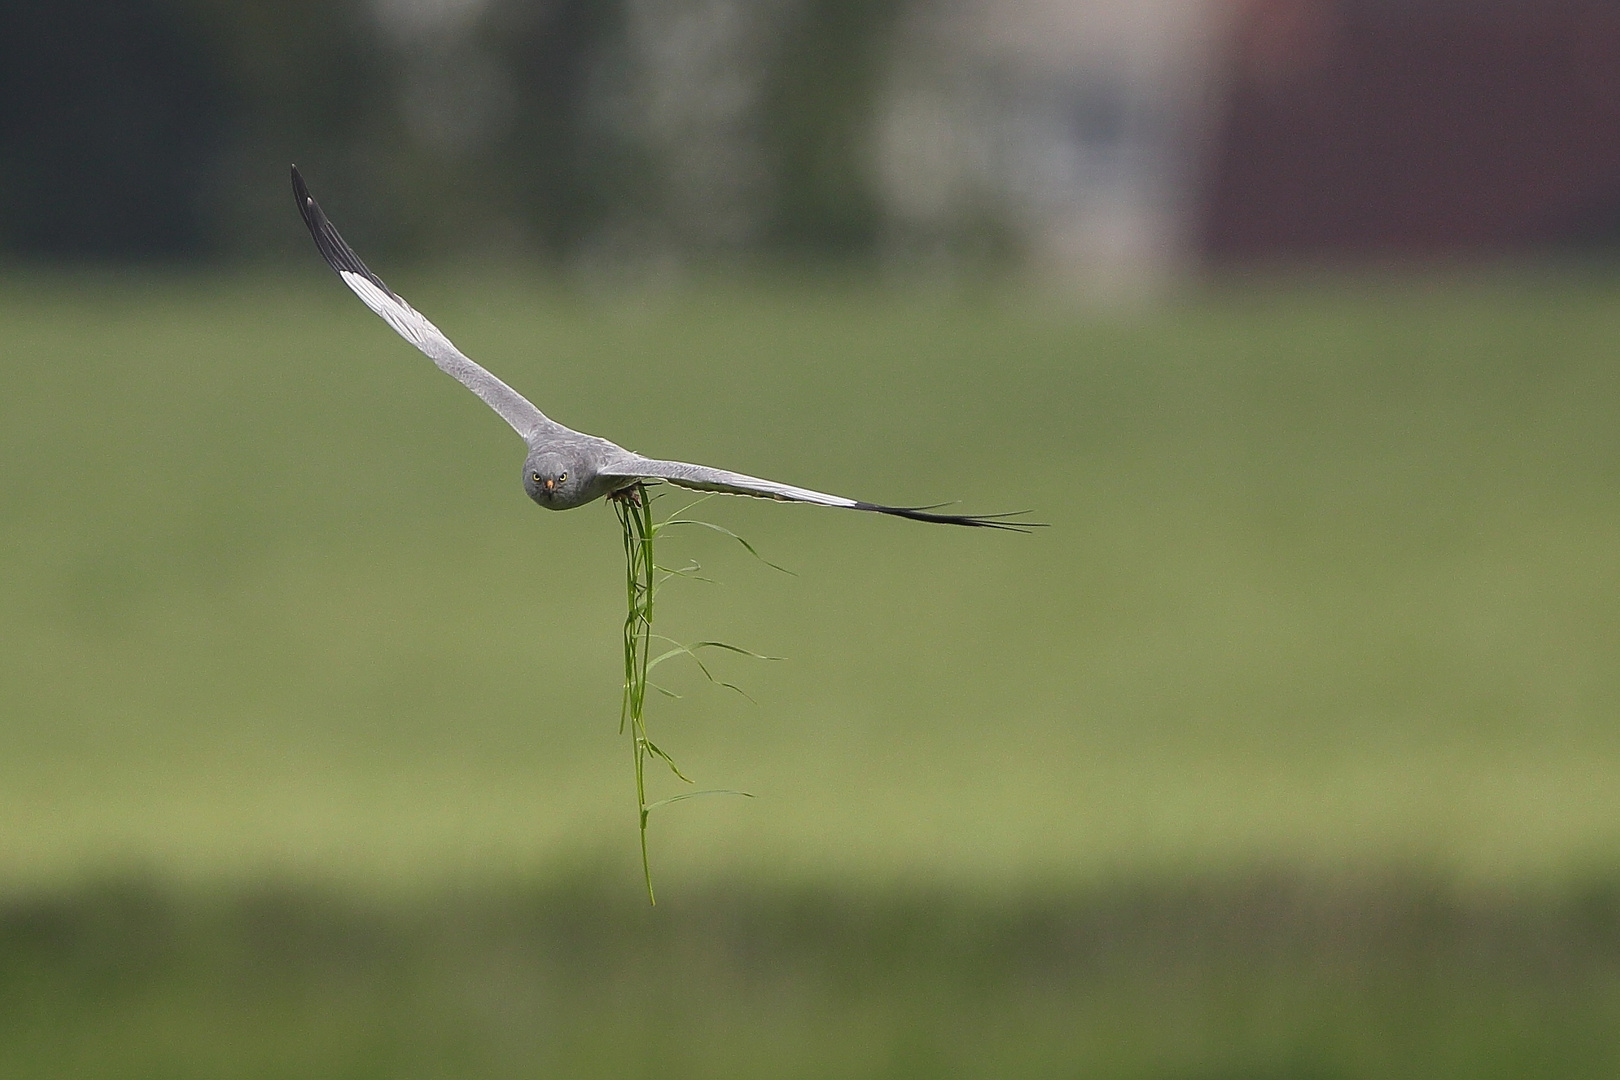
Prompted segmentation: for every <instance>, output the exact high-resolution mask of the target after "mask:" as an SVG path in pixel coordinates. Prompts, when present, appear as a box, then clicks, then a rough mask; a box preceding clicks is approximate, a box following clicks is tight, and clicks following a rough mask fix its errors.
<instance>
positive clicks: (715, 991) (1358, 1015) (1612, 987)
mask: <svg viewBox="0 0 1620 1080" xmlns="http://www.w3.org/2000/svg"><path fill="white" fill-rule="evenodd" d="M1617 1002H1620V892H1617V890H1616V889H1615V887H1614V885H1613V882H1612V879H1610V880H1607V881H1600V882H1597V883H1595V884H1594V885H1593V886H1592V887H1591V888H1588V889H1585V890H1582V891H1580V892H1578V893H1575V894H1572V895H1570V896H1568V897H1548V896H1536V895H1499V896H1491V895H1478V894H1469V893H1467V892H1460V891H1458V890H1455V889H1452V888H1446V887H1439V886H1436V885H1435V884H1434V883H1432V882H1430V881H1426V880H1424V879H1423V878H1421V877H1417V878H1406V877H1394V878H1382V879H1380V878H1372V879H1361V880H1347V881H1343V882H1339V883H1335V885H1334V886H1333V887H1323V885H1322V884H1321V883H1318V882H1301V881H1297V880H1293V879H1290V878H1287V877H1283V876H1277V875H1272V876H1266V875H1257V876H1251V877H1231V878H1216V879H1207V880H1196V881H1192V882H1185V883H1169V882H1162V883H1144V884H1141V885H1135V886H1130V887H1115V888H1098V889H1092V890H1085V891H1079V892H1072V893H1069V892H1064V893H1031V894H1023V895H1019V896H1015V897H1011V898H1008V899H1006V900H1003V901H999V902H994V903H990V902H985V901H982V900H975V899H972V898H969V897H964V896H962V895H960V894H953V893H935V892H929V891H927V890H908V891H900V892H876V893H872V892H861V891H854V892H846V891H838V890H831V889H805V888H800V889H782V888H776V889H763V888H754V887H730V888H713V889H708V890H686V891H681V890H672V891H670V893H669V894H668V896H667V902H665V903H662V904H661V905H660V906H659V908H658V909H657V912H656V914H655V913H653V912H650V911H649V910H648V909H647V907H646V906H645V904H644V903H642V904H638V903H637V900H636V891H635V887H634V885H633V884H631V883H629V882H618V881H612V880H607V881H604V880H601V879H597V878H593V877H590V876H586V875H575V876H572V877H567V878H563V879H560V880H557V881H554V882H550V883H547V884H545V885H543V886H539V887H522V886H513V887H508V888H502V889H494V890H487V891H484V890H479V891H473V890H459V891H456V892H451V893H441V894H439V895H430V896H427V897H423V898H413V899H411V900H410V901H408V902H394V903H386V902H385V903H378V902H376V901H375V900H372V901H366V900H363V899H360V898H356V897H351V896H339V895H331V894H329V893H323V892H321V891H320V890H316V889H309V888H298V887H294V886H288V885H286V884H267V885H264V886H261V887H260V888H257V889H243V890H239V891H233V892H232V893H229V894H226V895H223V896H216V897H209V896H201V897H199V896H196V895H187V894H185V893H183V892H179V891H176V890H171V889H163V888H160V887H153V886H152V885H150V884H145V883H142V882H140V881H139V880H134V881H122V882H112V883H106V884H103V885H101V886H99V887H87V888H82V889H78V890H74V891H72V892H66V893H42V894H35V895H30V896H27V897H7V898H4V899H0V1072H4V1074H5V1075H6V1076H7V1077H10V1078H14V1080H46V1078H50V1077H73V1078H74V1080H97V1078H101V1077H109V1078H112V1077H117V1078H123V1077H128V1076H163V1077H178V1078H192V1077H196V1078H199V1080H200V1078H204V1077H215V1076H255V1077H265V1078H275V1077H297V1078H299V1080H323V1078H327V1077H331V1078H348V1077H356V1076H389V1077H398V1078H415V1077H444V1076H455V1077H465V1078H490V1080H495V1078H501V1077H533V1076H567V1077H613V1078H618V1080H623V1078H638V1077H657V1078H659V1080H684V1078H686V1077H703V1078H705V1080H711V1078H732V1077H736V1078H742V1077H747V1078H749V1080H765V1078H777V1077H781V1078H806V1077H823V1076H839V1077H853V1078H872V1080H879V1078H882V1080H888V1078H906V1077H918V1078H932V1077H941V1076H948V1077H961V1078H964V1080H966V1078H978V1077H984V1078H992V1077H993V1078H995V1080H1007V1078H1022V1077H1030V1078H1048V1077H1073V1076H1085V1077H1097V1078H1103V1080H1115V1078H1118V1080H1126V1078H1161V1080H1226V1078H1232V1080H1236V1078H1243V1080H1352V1078H1355V1080H1419V1078H1421V1080H1478V1078H1480V1077H1493V1078H1508V1077H1554V1076H1555V1077H1559V1078H1560V1080H1586V1078H1593V1080H1596V1078H1598V1077H1605V1078H1607V1077H1612V1076H1614V1075H1615V1072H1616V1069H1617V1068H1620V1027H1617V1026H1616V1025H1615V1023H1614V1017H1615V1007H1616V1004H1617Z"/></svg>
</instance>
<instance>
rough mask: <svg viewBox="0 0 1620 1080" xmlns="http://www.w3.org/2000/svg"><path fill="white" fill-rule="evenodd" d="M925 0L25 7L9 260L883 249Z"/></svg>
mask: <svg viewBox="0 0 1620 1080" xmlns="http://www.w3.org/2000/svg"><path fill="white" fill-rule="evenodd" d="M898 3H899V0H759V2H756V3H744V2H742V0H704V2H697V0H660V2H653V0H459V2H457V0H52V2H51V3H39V2H38V0H0V27H3V28H4V29H3V32H0V254H4V255H9V256H11V257H13V258H16V257H23V258H45V259H98V260H109V259H110V260H121V259H150V258H162V259H193V258H203V257H214V258H218V257H234V256H259V255H264V254H266V253H273V252H276V251H278V250H283V249H285V248H287V247H288V246H290V245H291V244H292V243H295V242H298V241H299V239H300V238H299V237H298V236H297V234H296V230H293V229H289V228H288V227H287V226H288V222H289V220H291V219H290V218H289V213H290V202H289V200H290V196H289V195H288V192H287V181H286V171H287V166H288V163H289V162H297V163H298V164H299V165H300V166H301V167H302V168H304V169H305V171H306V174H307V175H308V177H309V178H310V182H311V184H312V186H313V187H314V188H315V190H316V191H317V192H318V193H319V194H320V195H321V196H322V197H323V200H325V201H326V202H327V203H328V205H329V206H330V207H331V208H332V210H333V212H334V215H335V216H337V217H338V219H339V221H341V222H342V224H343V226H344V228H345V229H346V230H347V231H348V232H350V233H351V234H352V235H353V236H354V237H355V238H356V241H357V243H358V242H361V241H363V242H364V244H365V246H366V248H367V250H376V251H392V252H394V253H410V252H421V253H442V252H450V253H454V252H455V251H457V250H468V249H472V248H477V249H478V250H481V251H486V252H487V251H496V252H504V253H509V254H512V255H514V256H520V257H530V256H535V255H538V256H541V257H546V258H551V259H556V260H576V259H586V260H589V259H593V258H605V259H622V258H631V259H637V258H646V257H663V256H668V255H674V256H678V257H681V258H693V257H697V258H703V257H708V256H712V255H718V254H730V253H737V252H757V251H773V250H774V251H793V252H795V253H798V254H819V255H824V256H832V257H847V256H852V255H854V256H859V255H860V254H861V253H863V252H865V251H868V250H870V248H871V247H872V245H873V243H874V241H875V238H876V235H877V231H878V226H879V221H878V211H877V208H876V205H877V204H876V200H875V198H874V196H873V194H872V192H871V191H870V190H869V187H868V181H867V179H866V172H867V170H866V169H865V168H864V165H863V160H864V159H863V158H862V155H861V147H862V145H863V139H864V125H865V124H866V118H867V117H868V115H869V114H870V107H869V103H870V100H871V97H872V95H873V93H874V91H875V83H876V76H877V74H878V71H879V68H880V64H881V60H882V57H883V55H884V42H885V40H886V37H887V35H888V34H889V32H890V30H891V28H892V25H893V23H894V21H895V16H896V13H897V8H898Z"/></svg>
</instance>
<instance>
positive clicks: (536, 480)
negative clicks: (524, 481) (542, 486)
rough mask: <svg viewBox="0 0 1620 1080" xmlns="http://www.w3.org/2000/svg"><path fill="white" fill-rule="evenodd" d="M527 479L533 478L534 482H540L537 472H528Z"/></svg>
mask: <svg viewBox="0 0 1620 1080" xmlns="http://www.w3.org/2000/svg"><path fill="white" fill-rule="evenodd" d="M529 479H530V480H533V481H534V482H535V483H537V484H538V483H539V482H540V474H539V473H530V474H529Z"/></svg>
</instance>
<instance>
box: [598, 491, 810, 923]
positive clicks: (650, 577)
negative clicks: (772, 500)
mask: <svg viewBox="0 0 1620 1080" xmlns="http://www.w3.org/2000/svg"><path fill="white" fill-rule="evenodd" d="M611 498H612V504H613V512H614V513H615V514H616V515H618V518H619V525H620V527H621V528H622V530H623V532H624V571H625V604H626V608H627V611H626V614H625V619H624V696H623V699H622V701H621V703H620V707H619V732H620V734H623V732H624V730H625V729H626V728H629V730H630V746H631V750H632V753H633V754H634V756H635V771H636V811H637V821H638V823H639V827H640V832H641V874H642V878H643V880H644V881H645V882H646V885H647V900H648V902H650V903H653V904H657V903H658V899H657V897H656V896H655V895H654V893H653V884H652V864H651V861H650V860H649V859H648V856H647V818H648V816H649V815H650V814H651V813H652V811H653V810H655V809H657V808H658V807H661V806H668V805H669V804H670V803H675V802H680V801H682V800H684V799H691V798H695V797H696V796H698V795H741V796H743V797H744V798H753V796H752V795H749V794H748V793H747V792H746V791H730V790H719V789H716V790H711V791H688V792H683V793H681V794H679V795H673V796H671V797H669V798H667V799H660V800H658V801H657V802H654V803H648V802H647V759H648V758H649V757H652V758H657V759H658V760H659V761H662V762H663V763H664V764H665V765H667V766H669V770H670V772H672V773H674V774H675V776H676V777H677V778H679V779H680V780H682V781H684V782H686V783H688V784H690V783H691V782H692V781H691V780H690V779H688V778H687V776H686V775H685V774H684V773H682V772H681V769H680V766H679V765H677V764H676V763H675V759H674V758H672V757H670V756H669V754H667V753H665V752H664V750H663V749H662V748H661V747H659V746H658V744H657V743H654V742H653V741H652V740H651V739H650V738H648V737H647V723H646V704H647V690H648V689H649V688H651V689H653V690H656V691H657V692H658V693H660V694H665V695H667V696H669V697H679V696H680V695H678V694H676V693H674V692H673V691H670V690H667V689H665V688H664V687H662V686H659V685H658V684H657V683H653V682H650V681H649V680H648V678H647V675H648V673H649V672H651V671H652V670H653V669H654V668H656V667H657V666H658V665H659V664H662V663H663V662H664V661H665V660H669V659H671V658H673V657H676V656H687V657H690V658H691V659H692V662H693V663H695V664H696V665H697V667H698V670H699V671H701V672H702V673H703V675H704V677H705V678H706V679H708V680H709V681H710V682H711V683H714V684H715V685H717V686H723V687H726V688H728V689H731V690H735V691H736V692H737V693H739V694H742V696H743V697H745V698H746V697H748V694H747V693H746V692H745V691H744V690H743V689H742V688H741V687H740V686H736V685H734V684H732V683H728V682H725V681H723V680H721V679H717V678H716V677H715V675H714V673H713V672H712V671H710V670H709V668H708V665H707V664H705V663H704V662H703V660H702V659H701V658H700V657H699V656H698V651H699V650H701V649H719V650H722V651H724V652H732V653H736V654H738V655H740V656H749V657H753V658H754V659H757V660H779V659H781V657H776V656H764V655H762V654H760V653H756V652H751V651H749V650H748V649H744V648H741V647H740V646H737V645H731V644H728V643H726V642H724V641H699V642H695V643H693V644H691V645H685V644H682V643H681V642H678V641H675V640H674V639H673V638H668V637H665V636H663V635H661V634H654V633H653V632H652V620H653V598H654V597H655V596H656V595H657V592H658V588H659V586H660V585H662V584H663V582H664V581H668V580H669V579H670V578H673V577H682V578H687V577H693V578H695V577H696V575H695V574H694V573H693V571H695V570H697V569H699V567H698V566H697V564H696V563H693V564H692V565H691V566H690V567H683V568H680V569H670V568H668V567H663V566H659V565H658V563H657V561H656V560H655V559H654V557H653V541H654V540H655V539H656V538H657V536H658V533H659V532H660V531H661V530H662V529H663V528H665V527H666V526H669V525H701V526H703V527H704V528H706V529H712V530H713V531H715V532H718V533H722V534H724V535H726V536H729V537H731V538H732V539H734V540H736V541H737V542H738V543H739V544H741V545H742V546H743V547H744V548H745V549H746V550H747V551H748V553H749V554H750V555H752V556H754V558H756V559H759V561H760V562H762V563H765V565H767V566H771V567H775V568H776V569H777V570H781V571H782V572H783V573H792V571H790V570H786V569H784V568H783V567H780V566H777V565H776V564H775V563H773V562H771V561H770V560H768V559H766V558H764V557H762V556H761V555H760V554H759V552H757V551H755V550H754V547H753V545H752V544H750V543H749V542H748V541H747V540H744V539H743V538H742V537H740V536H738V535H737V534H736V533H734V532H732V531H731V530H730V529H726V528H722V527H721V526H719V525H714V524H712V523H710V522H707V521H698V520H697V519H695V518H687V517H681V516H678V515H677V516H675V517H672V518H670V519H668V520H666V521H663V522H656V523H655V522H654V521H653V515H652V500H651V498H649V497H648V494H647V489H646V487H645V485H642V484H636V485H634V486H633V487H630V488H627V489H625V490H624V491H622V492H619V493H618V494H616V495H614V496H612V497H611ZM702 501H703V500H702V499H699V500H698V501H697V502H702ZM697 502H694V503H691V504H689V505H688V506H686V507H684V508H683V509H682V510H680V511H679V512H678V514H685V513H686V512H687V511H689V510H691V509H692V507H693V506H696V505H697ZM660 575H662V578H663V580H662V581H661V580H659V578H660ZM697 580H705V579H702V578H698V579H697ZM654 638H657V639H658V640H659V641H664V642H668V643H669V644H671V645H672V646H674V647H673V648H671V649H668V650H666V651H664V652H662V653H660V654H659V655H657V656H652V655H650V654H651V651H652V650H651V646H652V642H653V639H654ZM748 700H750V701H752V700H753V698H748Z"/></svg>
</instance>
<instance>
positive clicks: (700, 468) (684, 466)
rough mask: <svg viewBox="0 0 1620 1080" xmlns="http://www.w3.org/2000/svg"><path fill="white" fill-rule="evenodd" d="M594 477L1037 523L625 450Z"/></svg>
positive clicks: (992, 524)
mask: <svg viewBox="0 0 1620 1080" xmlns="http://www.w3.org/2000/svg"><path fill="white" fill-rule="evenodd" d="M599 475H601V476H606V477H612V478H620V479H625V480H663V481H665V482H666V483H670V484H674V485H676V486H677V487H683V488H691V489H692V490H694V491H718V492H721V493H723V494H727V495H749V496H752V497H754V498H756V499H775V500H777V501H778V502H800V503H811V504H813V505H815V506H834V507H839V508H842V509H846V510H870V511H872V512H873V513H878V514H890V515H892V516H894V517H903V518H910V519H911V520H913V521H932V522H937V523H939V524H942V525H971V526H975V527H977V528H983V529H1009V530H1012V531H1015V532H1023V531H1026V530H1027V529H1028V528H1030V527H1039V526H1038V525H1037V523H1035V522H1015V521H1007V520H1004V519H1006V518H1011V517H1016V516H1017V515H1016V514H936V513H933V512H932V509H931V508H930V507H926V506H884V505H882V504H881V503H869V502H861V501H859V500H857V499H846V498H845V497H844V496H842V495H829V494H827V493H826V492H824V491H812V490H811V489H809V488H802V487H794V486H793V485H792V484H781V483H778V482H776V481H775V480H762V479H760V478H759V477H757V476H749V475H747V474H746V473H738V472H731V471H729V470H727V469H713V468H710V467H709V466H707V465H690V464H688V463H686V462H684V461H660V460H658V459H657V458H648V457H642V456H641V455H640V454H629V455H628V456H627V457H625V458H623V459H620V460H617V461H613V462H610V463H609V464H608V465H606V466H604V467H603V468H602V469H601V470H600V471H599Z"/></svg>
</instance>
